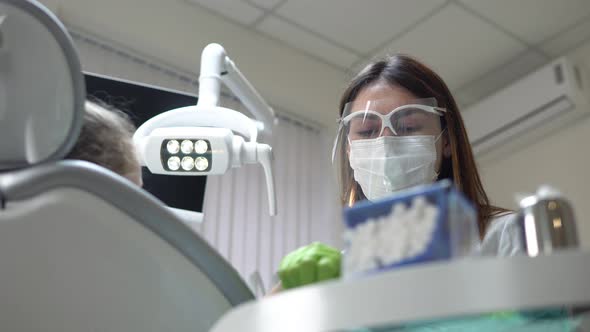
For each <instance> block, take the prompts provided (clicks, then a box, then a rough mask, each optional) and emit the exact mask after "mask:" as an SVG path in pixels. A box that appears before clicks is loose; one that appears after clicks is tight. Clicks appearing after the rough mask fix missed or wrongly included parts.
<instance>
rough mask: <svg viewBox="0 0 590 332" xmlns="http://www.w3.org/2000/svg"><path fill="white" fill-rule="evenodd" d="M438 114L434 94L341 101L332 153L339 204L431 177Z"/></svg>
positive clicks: (438, 110) (404, 186)
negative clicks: (404, 100)
mask: <svg viewBox="0 0 590 332" xmlns="http://www.w3.org/2000/svg"><path fill="white" fill-rule="evenodd" d="M444 112H445V109H443V108H440V107H437V104H436V99H434V98H427V99H418V100H413V101H410V102H408V103H405V104H399V102H396V101H395V100H392V99H381V100H369V101H366V100H364V101H360V102H359V101H353V102H350V103H347V104H346V105H345V107H344V111H343V114H342V117H341V118H340V119H339V127H338V133H337V136H336V140H335V143H334V148H333V152H332V161H333V163H334V165H335V166H336V167H337V168H338V169H339V178H340V186H341V193H342V194H343V195H344V196H343V197H342V198H343V200H344V201H345V203H346V204H347V205H352V204H353V203H354V202H355V201H357V200H359V199H363V198H365V197H366V198H369V199H370V200H374V199H378V198H381V197H383V196H386V195H387V194H390V193H391V192H394V191H397V190H400V189H404V188H407V187H410V186H413V185H417V184H423V183H424V182H430V181H432V180H433V179H432V177H433V174H434V173H435V170H434V167H435V165H434V164H435V162H436V148H435V144H436V141H437V140H438V138H439V137H440V135H441V121H440V117H441V116H442V115H443V114H444ZM358 184H360V186H359V185H358ZM360 190H362V193H361V192H359V191H360Z"/></svg>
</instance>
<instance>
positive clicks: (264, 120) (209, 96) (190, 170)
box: [133, 44, 277, 216]
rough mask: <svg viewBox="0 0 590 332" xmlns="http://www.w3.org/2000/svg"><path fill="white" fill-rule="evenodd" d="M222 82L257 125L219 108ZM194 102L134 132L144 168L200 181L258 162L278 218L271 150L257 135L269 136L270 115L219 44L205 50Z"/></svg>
mask: <svg viewBox="0 0 590 332" xmlns="http://www.w3.org/2000/svg"><path fill="white" fill-rule="evenodd" d="M221 82H223V83H224V84H225V85H226V86H227V87H228V88H229V89H230V90H231V91H232V92H233V93H234V94H235V95H236V96H237V97H238V98H239V99H240V101H241V102H242V103H243V104H244V105H245V106H246V108H247V109H248V110H249V111H250V113H252V114H253V115H254V117H255V118H256V120H255V119H251V118H249V117H248V116H246V115H244V114H242V113H240V112H238V111H235V110H232V109H229V108H225V107H220V106H218V105H217V104H218V103H219V95H220V92H221ZM198 98H199V99H198V102H197V105H195V106H188V107H181V108H177V109H173V110H170V111H167V112H164V113H161V114H159V115H157V116H155V117H153V118H151V119H149V120H148V121H146V122H145V123H144V124H142V125H141V126H140V127H139V128H138V129H137V131H136V132H135V134H134V135H133V141H134V143H135V145H136V146H137V148H138V151H139V155H140V160H141V162H142V165H144V166H147V168H148V169H149V170H150V171H151V172H152V173H155V174H168V175H181V176H199V175H201V176H202V175H221V174H225V172H227V170H229V169H230V168H235V167H241V166H242V165H244V164H255V163H259V164H260V165H262V168H263V169H264V175H265V178H266V188H267V195H268V203H269V204H268V206H269V213H270V215H273V216H274V215H276V213H277V207H276V197H275V188H274V177H273V171H272V161H273V155H272V148H271V146H270V145H268V144H263V143H259V142H257V139H258V134H259V132H262V133H265V134H268V135H270V134H272V127H273V125H274V124H275V121H276V118H275V115H274V111H273V110H272V108H270V106H269V105H268V104H267V103H266V102H265V101H264V99H262V97H261V96H260V94H258V92H257V91H256V90H255V89H254V87H253V86H252V85H251V84H250V82H248V80H247V79H246V78H245V77H244V75H243V74H242V73H241V72H240V71H239V70H238V68H237V67H236V65H235V64H234V62H233V61H232V60H230V58H229V57H228V56H227V55H226V53H225V50H224V49H223V47H222V46H221V45H219V44H209V45H207V47H205V48H204V49H203V53H202V55H201V73H200V76H199V96H198Z"/></svg>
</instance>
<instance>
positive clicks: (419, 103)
mask: <svg viewBox="0 0 590 332" xmlns="http://www.w3.org/2000/svg"><path fill="white" fill-rule="evenodd" d="M444 112H446V109H444V108H441V107H438V106H437V103H436V99H435V98H425V99H417V100H412V101H410V102H408V103H404V104H402V105H400V104H399V102H397V101H396V100H393V99H379V100H369V101H362V102H358V101H353V102H350V103H347V104H346V105H345V106H344V111H343V113H342V117H341V118H340V119H339V120H338V122H339V126H338V133H337V135H336V140H335V142H334V147H333V151H332V161H334V158H335V154H336V151H337V149H338V146H345V143H346V142H351V141H355V140H363V139H372V138H377V137H380V136H418V135H433V136H435V137H436V136H437V135H439V134H440V132H441V124H440V117H441V116H443V115H444Z"/></svg>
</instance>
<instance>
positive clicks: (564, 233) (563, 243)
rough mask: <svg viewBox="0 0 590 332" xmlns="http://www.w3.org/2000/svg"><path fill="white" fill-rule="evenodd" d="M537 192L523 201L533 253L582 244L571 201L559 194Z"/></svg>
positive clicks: (526, 235) (523, 218)
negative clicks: (579, 239) (546, 194)
mask: <svg viewBox="0 0 590 332" xmlns="http://www.w3.org/2000/svg"><path fill="white" fill-rule="evenodd" d="M543 196H544V195H533V196H529V197H526V198H524V199H522V200H521V201H520V211H519V213H518V215H519V221H520V223H521V226H522V230H523V233H522V234H523V237H524V243H525V246H526V251H527V253H528V255H529V256H537V255H540V254H551V253H552V252H554V251H555V250H559V249H565V248H575V247H578V243H579V242H578V232H577V227H576V222H575V218H574V212H573V209H572V207H571V205H570V203H569V202H568V201H567V200H566V199H565V198H563V197H562V196H559V195H551V196H550V197H543Z"/></svg>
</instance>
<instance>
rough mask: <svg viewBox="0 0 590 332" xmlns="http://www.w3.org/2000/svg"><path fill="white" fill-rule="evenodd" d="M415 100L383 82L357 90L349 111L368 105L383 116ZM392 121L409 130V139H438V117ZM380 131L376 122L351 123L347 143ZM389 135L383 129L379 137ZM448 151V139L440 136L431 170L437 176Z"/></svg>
mask: <svg viewBox="0 0 590 332" xmlns="http://www.w3.org/2000/svg"><path fill="white" fill-rule="evenodd" d="M417 99H419V98H418V97H416V96H415V95H413V94H412V93H410V92H409V91H408V90H406V89H404V88H402V87H399V86H392V85H390V84H388V83H386V82H377V83H375V84H373V85H370V86H368V87H366V88H364V89H363V90H361V92H360V93H359V94H358V96H357V97H356V99H355V100H354V101H353V102H352V106H351V109H352V110H365V109H366V105H372V107H371V110H373V111H376V112H379V113H381V114H383V115H387V114H389V113H390V112H391V111H392V110H394V109H396V108H398V107H400V106H403V105H408V104H412V103H415V101H416V100H417ZM376 100H379V102H378V103H375V102H373V101H376ZM396 121H398V123H397V124H396V125H397V126H402V127H404V128H406V129H407V130H408V131H410V130H411V132H410V134H411V135H431V136H434V137H438V136H439V135H440V134H441V123H440V117H438V116H423V115H421V114H419V113H408V114H406V115H403V116H401V117H400V118H397V119H396ZM371 126H374V127H375V128H372V127H371ZM394 127H395V126H394ZM380 129H381V123H380V121H371V120H366V119H365V120H364V121H361V122H359V123H354V122H353V123H351V125H350V128H349V132H348V136H349V139H351V140H354V139H363V138H366V137H364V136H363V135H365V136H366V135H367V134H366V133H367V132H369V131H372V132H374V131H375V130H380ZM393 135H394V133H393V132H392V131H391V129H390V128H388V127H386V128H385V129H384V130H383V132H382V133H381V136H393ZM348 149H349V148H348ZM450 151H451V150H450V144H448V138H447V136H446V135H442V136H441V137H440V139H438V140H437V141H436V156H437V159H436V164H435V170H436V171H437V172H439V171H440V165H441V163H442V156H445V157H449V156H450Z"/></svg>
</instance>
